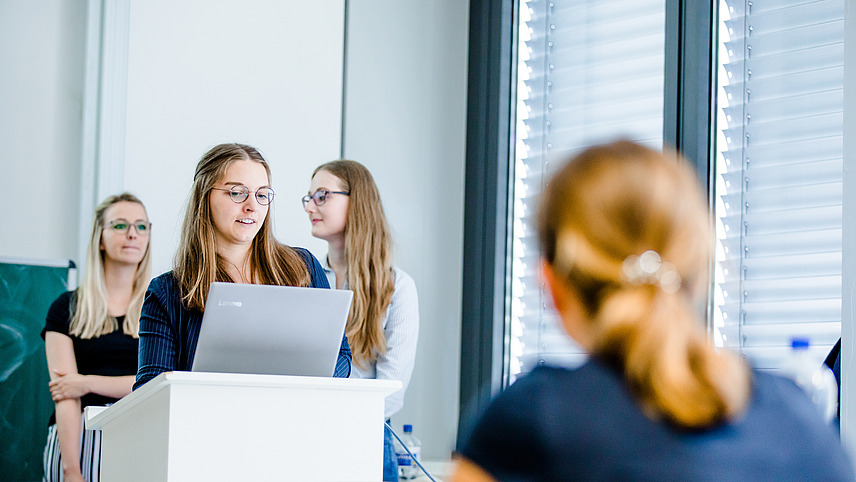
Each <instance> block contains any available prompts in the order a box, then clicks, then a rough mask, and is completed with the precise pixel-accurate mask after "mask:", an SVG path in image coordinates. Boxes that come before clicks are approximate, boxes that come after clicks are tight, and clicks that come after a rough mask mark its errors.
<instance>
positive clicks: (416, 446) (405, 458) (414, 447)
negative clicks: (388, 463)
mask: <svg viewBox="0 0 856 482" xmlns="http://www.w3.org/2000/svg"><path fill="white" fill-rule="evenodd" d="M401 441H402V442H404V444H405V445H406V446H407V448H408V449H410V453H412V454H413V457H415V458H416V460H419V461H420V462H421V455H420V453H421V452H422V443H421V442H419V439H418V438H416V437H414V436H413V425H405V426H404V434H403V435H402V436H401ZM395 455H396V456H397V457H398V476H399V478H402V479H415V478H416V477H417V476H418V475H419V472H420V470H419V467H418V466H417V465H416V462H414V461H413V459H412V458H411V456H410V454H409V453H407V450H404V447H402V446H401V444H400V443H398V440H396V441H395Z"/></svg>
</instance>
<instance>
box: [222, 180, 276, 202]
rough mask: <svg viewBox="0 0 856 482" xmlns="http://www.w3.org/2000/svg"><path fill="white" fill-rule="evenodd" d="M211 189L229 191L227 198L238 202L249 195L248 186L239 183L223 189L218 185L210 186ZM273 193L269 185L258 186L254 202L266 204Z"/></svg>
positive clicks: (271, 198)
mask: <svg viewBox="0 0 856 482" xmlns="http://www.w3.org/2000/svg"><path fill="white" fill-rule="evenodd" d="M211 189H214V190H215V191H225V192H227V193H229V199H231V200H232V202H235V203H238V204H240V203H242V202H244V201H246V200H247V198H248V197H250V188H248V187H247V186H243V185H241V184H236V185H234V186H232V188H231V189H223V188H219V187H212V188H211ZM275 195H276V193H275V192H273V189H271V188H269V187H260V188H258V189H257V190H256V192H255V196H256V202H258V203H259V204H261V205H262V206H267V205H268V204H270V203H272V202H273V197H274V196H275Z"/></svg>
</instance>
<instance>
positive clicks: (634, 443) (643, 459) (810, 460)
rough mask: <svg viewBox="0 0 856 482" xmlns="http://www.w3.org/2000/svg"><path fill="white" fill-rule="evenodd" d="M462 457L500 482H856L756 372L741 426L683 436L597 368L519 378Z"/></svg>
mask: <svg viewBox="0 0 856 482" xmlns="http://www.w3.org/2000/svg"><path fill="white" fill-rule="evenodd" d="M461 452H462V454H463V455H464V456H465V457H466V458H467V459H469V460H471V461H472V462H474V463H476V464H477V465H479V466H481V467H482V468H483V469H485V470H486V471H487V472H489V473H490V474H491V475H492V476H493V477H494V478H496V479H498V480H503V481H505V480H515V481H517V480H669V481H682V480H771V481H772V480H777V481H778V480H850V481H852V480H854V473H853V469H852V467H851V465H850V462H849V460H848V458H847V456H846V455H845V454H844V451H843V449H842V447H841V442H840V440H839V439H838V437H837V435H836V434H835V432H834V430H833V428H832V427H831V426H829V425H827V424H824V423H823V422H822V421H821V417H820V414H819V413H818V412H817V411H816V409H815V408H814V406H812V405H811V402H810V400H809V399H808V397H807V396H806V395H805V394H804V393H803V392H802V391H800V389H799V388H798V387H797V386H796V385H795V384H794V383H792V382H791V381H789V380H786V379H783V378H780V377H777V376H774V375H770V374H766V373H758V372H755V373H754V374H753V384H752V394H751V401H750V403H749V406H748V409H747V411H746V412H745V413H744V414H743V415H742V416H741V417H740V418H739V419H737V420H735V421H734V422H733V423H725V424H722V425H720V426H718V427H716V428H713V429H709V430H702V431H687V430H681V429H677V428H675V427H674V426H671V425H669V424H666V423H663V422H656V421H653V420H651V419H650V418H648V417H646V416H645V415H644V414H643V413H642V411H641V409H640V406H639V404H638V403H637V401H636V399H635V398H634V397H633V395H632V394H631V393H630V391H629V389H628V388H627V386H626V384H625V383H624V381H623V379H622V377H621V375H620V374H619V373H618V372H617V371H616V370H614V369H612V368H610V367H608V366H607V365H605V364H603V363H600V362H598V361H596V360H590V361H589V362H588V363H586V364H585V365H583V366H582V367H580V368H578V369H576V370H568V369H562V368H536V369H535V370H533V371H532V372H531V373H530V374H528V375H526V376H524V377H522V378H521V379H519V380H518V381H517V382H516V383H514V384H513V385H511V386H510V387H509V388H508V389H507V390H506V391H505V392H503V393H502V394H500V395H499V396H498V397H497V399H496V400H494V401H493V403H491V405H490V407H489V408H488V410H487V412H486V413H485V414H484V416H483V417H482V418H481V419H480V420H479V422H478V424H477V426H476V428H475V430H474V431H473V433H472V435H471V436H470V438H469V440H468V442H467V443H466V445H465V447H464V448H463V450H462V451H461Z"/></svg>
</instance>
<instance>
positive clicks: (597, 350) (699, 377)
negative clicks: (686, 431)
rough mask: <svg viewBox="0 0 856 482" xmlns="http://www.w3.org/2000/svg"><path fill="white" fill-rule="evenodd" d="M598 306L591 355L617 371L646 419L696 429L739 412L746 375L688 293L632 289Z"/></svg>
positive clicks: (650, 287)
mask: <svg viewBox="0 0 856 482" xmlns="http://www.w3.org/2000/svg"><path fill="white" fill-rule="evenodd" d="M600 306H601V308H600V310H599V311H598V312H597V313H595V314H594V320H593V323H592V328H593V330H594V337H593V338H594V340H595V346H594V347H593V350H592V351H593V353H594V354H595V355H599V356H602V357H603V358H605V359H607V360H611V361H613V362H615V363H616V364H617V365H618V367H619V368H620V369H621V370H622V371H623V373H624V377H625V379H626V381H627V383H628V384H629V386H630V388H631V390H632V391H633V393H634V394H635V395H636V397H637V398H638V400H639V401H640V402H641V404H642V406H643V408H644V410H645V412H646V413H647V414H648V415H649V416H652V417H653V418H664V419H666V420H667V421H669V422H671V423H672V424H674V425H677V426H680V427H685V428H690V429H698V428H705V427H710V426H712V425H716V424H717V423H719V422H721V421H723V420H725V419H731V418H733V417H734V416H736V415H737V414H739V413H740V412H742V410H743V408H744V406H745V404H746V400H747V398H748V393H747V392H748V390H746V387H747V386H748V382H749V372H748V370H747V369H746V367H745V365H744V364H743V363H742V361H741V360H740V359H739V358H738V357H736V356H735V355H734V354H732V353H730V352H723V353H719V352H717V351H716V350H715V349H714V347H713V345H712V344H711V343H710V341H709V340H708V339H707V337H706V336H705V335H704V332H703V330H700V329H699V326H698V325H699V323H700V322H701V320H699V317H698V316H697V315H696V314H695V311H694V308H693V306H692V303H691V302H690V299H689V298H688V297H687V296H686V294H685V293H682V292H677V293H668V292H666V291H664V290H662V289H660V288H658V287H656V286H653V285H642V286H631V287H628V288H626V289H620V288H619V289H617V290H615V291H614V292H613V293H611V294H609V295H607V296H605V297H604V298H603V299H602V300H601V305H600Z"/></svg>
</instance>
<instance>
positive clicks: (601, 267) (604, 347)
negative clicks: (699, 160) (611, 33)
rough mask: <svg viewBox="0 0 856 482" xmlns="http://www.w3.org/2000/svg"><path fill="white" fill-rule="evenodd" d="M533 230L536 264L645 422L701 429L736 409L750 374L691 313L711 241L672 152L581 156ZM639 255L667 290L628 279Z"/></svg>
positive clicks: (624, 144)
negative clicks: (554, 282) (576, 303)
mask: <svg viewBox="0 0 856 482" xmlns="http://www.w3.org/2000/svg"><path fill="white" fill-rule="evenodd" d="M538 229H539V235H540V242H541V249H542V254H543V256H544V258H545V260H546V261H547V262H548V263H549V264H550V265H551V266H552V268H553V269H554V271H555V272H556V273H557V275H558V277H559V278H561V280H563V281H564V282H565V283H566V285H567V287H569V288H572V289H573V290H575V292H576V293H578V294H579V297H580V299H581V301H582V304H583V305H584V311H585V312H586V318H587V319H586V320H585V322H586V323H587V324H588V327H589V329H590V335H591V336H592V345H593V346H592V349H591V351H592V355H593V356H595V357H599V358H601V359H603V360H606V361H607V362H611V363H614V364H615V365H616V366H617V367H618V368H619V369H620V370H621V372H622V373H623V376H624V378H625V380H626V381H627V383H628V385H629V386H630V388H631V390H632V391H633V393H634V394H635V396H636V397H637V398H638V399H639V401H640V402H641V405H642V407H643V408H644V410H645V412H646V413H647V414H648V415H649V416H651V417H652V418H655V419H656V418H664V419H666V420H668V421H669V422H671V423H673V424H676V425H678V426H682V427H686V428H704V427H708V426H712V425H715V424H717V423H719V422H721V421H723V420H725V419H730V418H733V417H735V416H736V415H738V414H739V413H740V412H742V410H743V409H744V407H745V405H746V403H747V400H748V397H749V386H750V381H751V378H750V377H751V375H750V372H749V370H748V368H747V367H746V365H745V364H744V363H743V362H742V360H741V359H740V358H739V357H738V356H737V355H735V354H733V353H730V352H726V351H722V352H718V351H716V350H715V348H714V347H713V345H712V343H711V341H710V340H709V339H708V336H707V334H706V331H705V329H704V320H703V318H702V316H701V314H700V313H699V312H698V311H697V308H696V307H697V302H698V301H700V300H703V299H704V296H705V293H706V288H707V285H708V272H709V266H708V265H709V262H710V255H711V252H712V234H711V229H710V218H709V214H708V210H707V206H706V202H705V199H704V196H703V195H702V192H701V190H700V189H699V186H698V182H697V180H696V178H695V176H694V174H693V172H692V170H691V169H690V168H689V167H688V166H687V164H686V163H685V162H682V161H681V160H679V156H678V155H677V154H675V153H667V154H665V155H663V154H660V153H657V152H655V151H653V150H651V149H648V148H646V147H643V146H641V145H638V144H635V143H632V142H629V141H618V142H614V143H612V144H608V145H604V146H598V147H593V148H590V149H588V150H586V151H584V152H583V153H581V154H580V155H578V156H577V157H576V158H574V159H573V160H571V162H569V163H568V164H567V165H566V166H564V168H562V169H561V170H560V171H559V172H558V173H556V175H555V176H554V177H553V178H552V179H551V180H550V182H549V183H548V185H547V188H546V190H545V192H544V195H543V198H542V204H541V207H540V212H539V226H538ZM649 250H650V251H654V252H656V253H658V254H659V255H660V257H661V258H662V262H663V264H662V266H664V267H668V270H667V271H668V272H669V274H670V275H671V278H670V281H671V282H672V283H673V285H671V286H667V285H666V284H664V283H663V282H662V280H659V281H658V280H657V279H655V278H652V279H651V280H649V281H646V280H645V279H644V278H642V281H643V282H639V278H635V279H634V276H630V275H628V266H630V267H632V266H634V263H635V262H638V260H639V259H640V258H638V256H640V255H642V254H643V253H646V252H647V251H649ZM628 262H629V264H628ZM678 277H679V278H678Z"/></svg>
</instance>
